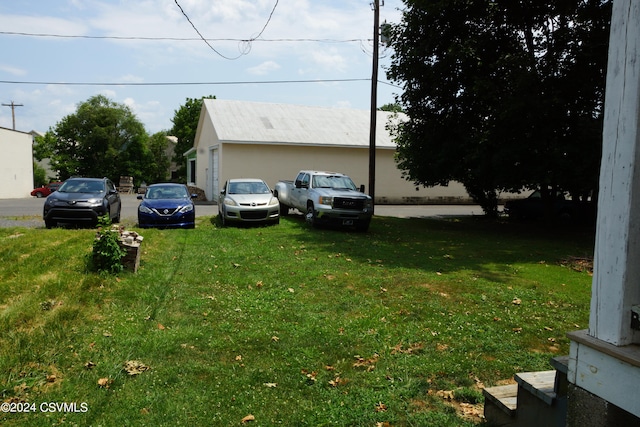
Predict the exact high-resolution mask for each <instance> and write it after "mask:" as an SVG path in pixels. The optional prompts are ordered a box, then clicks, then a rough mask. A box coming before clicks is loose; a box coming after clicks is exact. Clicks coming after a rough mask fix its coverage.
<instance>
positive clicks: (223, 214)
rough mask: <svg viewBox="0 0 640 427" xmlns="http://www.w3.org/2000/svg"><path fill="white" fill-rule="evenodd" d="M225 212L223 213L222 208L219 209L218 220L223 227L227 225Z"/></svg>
mask: <svg viewBox="0 0 640 427" xmlns="http://www.w3.org/2000/svg"><path fill="white" fill-rule="evenodd" d="M225 216H226V214H225V213H224V208H222V209H220V222H221V223H222V226H223V227H226V226H227V220H226V219H225Z"/></svg>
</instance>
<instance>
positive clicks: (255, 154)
mask: <svg viewBox="0 0 640 427" xmlns="http://www.w3.org/2000/svg"><path fill="white" fill-rule="evenodd" d="M377 114H378V116H377V119H376V122H377V129H376V177H375V178H376V180H375V185H376V188H375V196H376V203H380V204H419V203H431V204H451V203H470V202H471V199H470V198H469V196H468V194H467V192H466V191H465V189H464V187H463V186H462V185H461V184H458V183H451V184H450V185H449V186H447V187H434V188H423V187H420V188H416V186H415V185H413V184H412V183H411V182H409V181H406V180H405V179H404V178H403V177H402V172H401V171H400V170H399V169H398V168H397V166H396V162H395V160H394V156H395V152H396V146H395V143H394V142H393V141H392V139H391V136H390V134H389V132H388V131H387V129H386V125H387V123H388V122H389V120H398V119H399V118H398V117H397V116H396V117H394V115H393V113H389V112H384V111H378V113H377ZM400 117H402V116H400ZM369 134H370V114H369V111H368V110H352V109H338V108H322V107H308V106H300V105H286V104H269V103H258V102H244V101H228V100H219V99H205V100H204V102H203V106H202V111H201V113H200V121H199V123H198V130H197V133H196V139H195V142H194V147H193V148H192V149H191V150H189V151H188V152H187V153H185V156H186V157H187V162H188V163H187V181H188V183H189V184H190V185H195V186H196V187H199V188H201V189H203V190H204V191H205V194H206V197H207V199H208V200H216V199H217V195H218V192H219V190H220V188H221V187H222V186H223V185H224V182H225V181H226V180H228V179H231V178H243V177H244V178H249V177H251V178H262V179H264V180H265V181H266V182H267V184H269V185H270V186H271V187H273V186H274V185H275V183H276V182H277V181H279V180H292V179H294V178H295V176H296V174H297V173H298V171H300V170H302V169H315V170H327V171H334V172H342V173H345V174H347V175H349V176H351V178H352V179H353V181H354V182H355V183H356V184H357V185H361V184H368V182H369V138H370V135H369Z"/></svg>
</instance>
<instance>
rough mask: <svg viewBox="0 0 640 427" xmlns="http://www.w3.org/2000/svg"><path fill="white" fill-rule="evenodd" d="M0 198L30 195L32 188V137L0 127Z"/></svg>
mask: <svg viewBox="0 0 640 427" xmlns="http://www.w3.org/2000/svg"><path fill="white" fill-rule="evenodd" d="M0 153H2V155H1V156H0V182H1V183H2V185H0V198H1V199H13V198H22V197H31V195H30V194H29V193H31V190H33V137H32V136H31V135H30V134H28V133H23V132H16V131H13V130H10V129H5V128H0Z"/></svg>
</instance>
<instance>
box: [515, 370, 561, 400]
mask: <svg viewBox="0 0 640 427" xmlns="http://www.w3.org/2000/svg"><path fill="white" fill-rule="evenodd" d="M515 379H516V382H517V383H518V386H520V387H521V388H523V389H524V390H526V391H528V392H529V393H531V394H532V395H534V396H536V397H537V398H538V399H540V400H542V401H543V402H544V403H546V404H547V405H552V404H553V402H554V400H555V398H556V392H555V389H554V386H555V381H556V371H555V370H553V371H540V372H522V373H519V374H516V375H515Z"/></svg>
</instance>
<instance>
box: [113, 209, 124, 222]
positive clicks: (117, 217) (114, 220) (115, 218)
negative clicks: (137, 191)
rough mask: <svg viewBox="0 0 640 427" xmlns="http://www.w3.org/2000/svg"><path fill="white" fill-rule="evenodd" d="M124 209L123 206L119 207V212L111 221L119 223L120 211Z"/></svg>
mask: <svg viewBox="0 0 640 427" xmlns="http://www.w3.org/2000/svg"><path fill="white" fill-rule="evenodd" d="M121 211H122V206H120V207H118V213H117V214H116V216H115V217H114V218H113V220H112V221H111V222H113V223H114V224H117V223H119V222H120V213H121Z"/></svg>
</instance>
